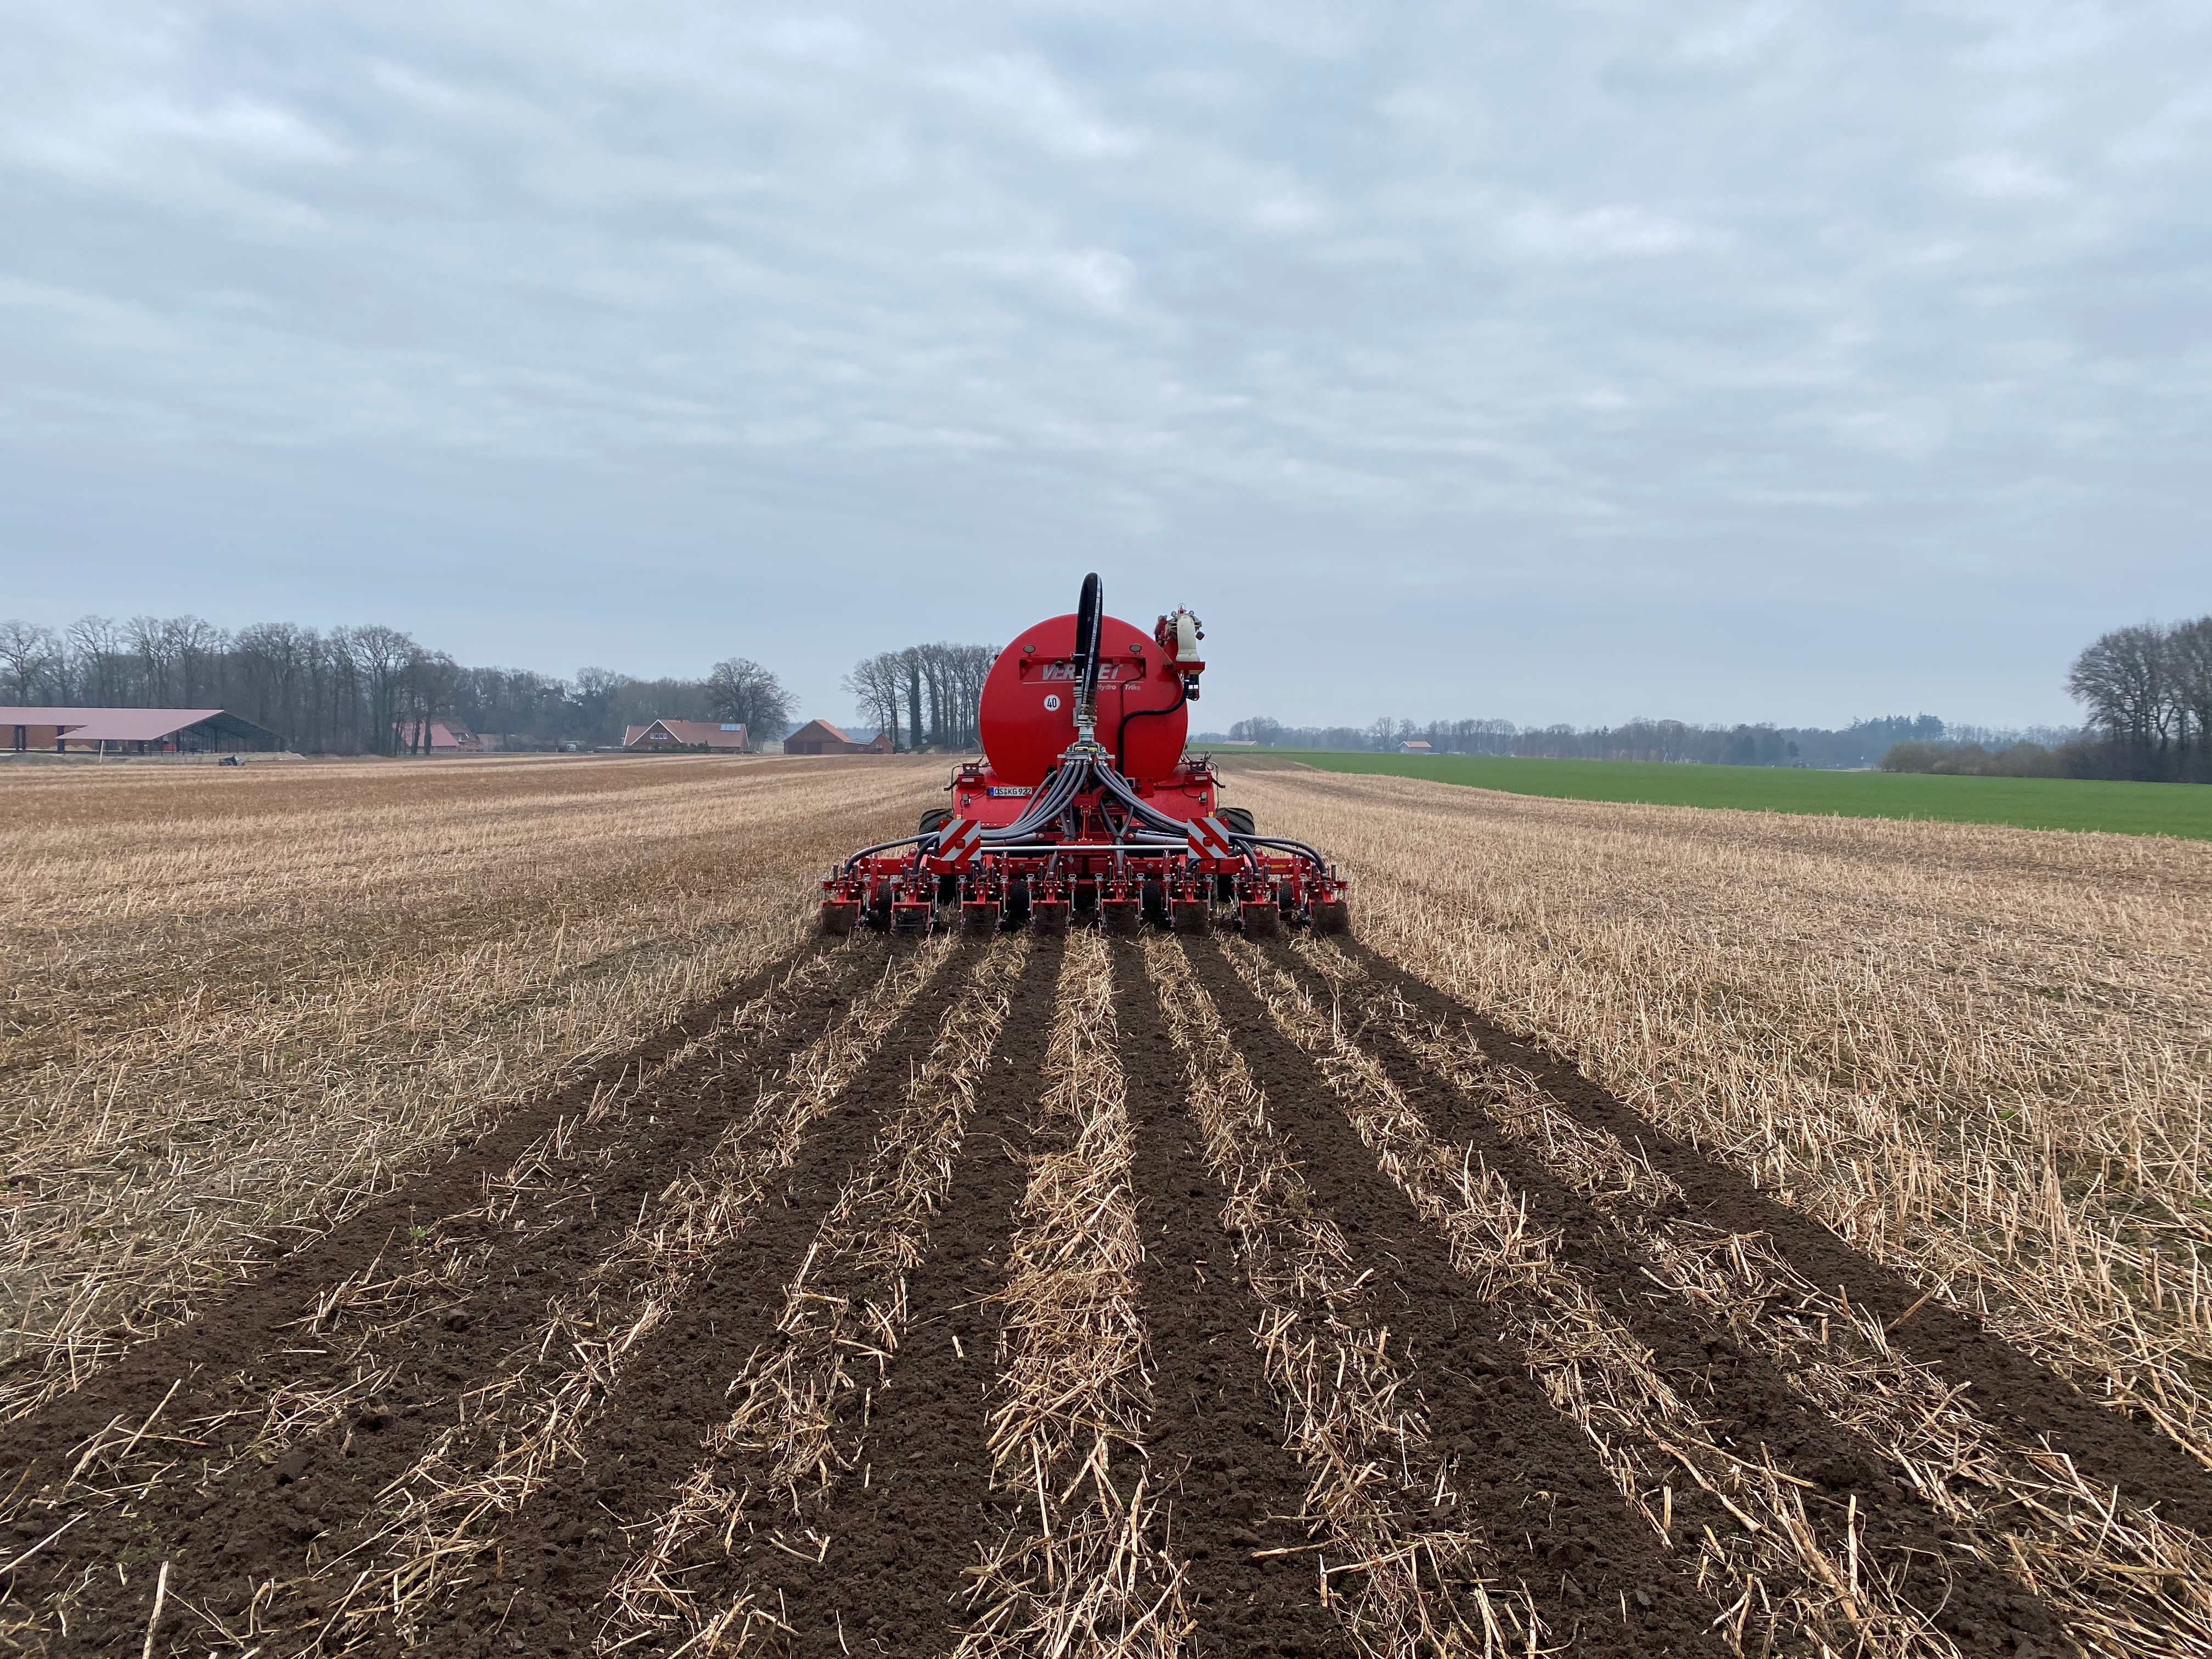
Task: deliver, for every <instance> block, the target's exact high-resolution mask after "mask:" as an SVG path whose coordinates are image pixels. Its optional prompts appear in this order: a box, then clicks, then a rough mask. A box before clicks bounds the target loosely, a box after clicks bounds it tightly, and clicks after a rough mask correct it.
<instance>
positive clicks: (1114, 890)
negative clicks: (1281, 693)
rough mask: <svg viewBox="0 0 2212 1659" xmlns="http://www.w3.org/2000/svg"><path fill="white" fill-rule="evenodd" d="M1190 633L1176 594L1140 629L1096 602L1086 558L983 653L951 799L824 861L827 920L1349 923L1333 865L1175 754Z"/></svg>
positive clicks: (1195, 667)
mask: <svg viewBox="0 0 2212 1659" xmlns="http://www.w3.org/2000/svg"><path fill="white" fill-rule="evenodd" d="M1203 638H1205V635H1204V634H1202V633H1201V632H1200V629H1199V624H1198V618H1197V617H1194V616H1192V615H1191V614H1190V612H1188V611H1176V612H1175V613H1174V614H1173V615H1172V616H1166V617H1161V618H1160V619H1159V621H1158V623H1156V624H1155V625H1154V626H1153V628H1152V631H1151V632H1150V633H1146V632H1144V631H1142V630H1141V629H1138V628H1136V627H1135V626H1133V624H1131V623H1125V622H1123V621H1121V619H1120V618H1118V617H1109V616H1107V615H1106V614H1105V608H1104V605H1103V603H1102V602H1101V597H1100V590H1099V585H1098V578H1097V576H1095V575H1091V576H1085V578H1084V579H1083V597H1082V599H1081V601H1080V603H1079V605H1078V606H1077V608H1076V611H1075V613H1074V614H1073V616H1065V617H1050V618H1048V620H1046V621H1044V622H1041V623H1037V624H1036V626H1035V627H1034V628H1031V629H1030V630H1029V631H1028V632H1027V633H1025V634H1024V635H1021V637H1020V638H1018V639H1017V640H1016V641H1014V642H1013V643H1012V645H1009V646H1008V647H1006V649H1005V650H1004V651H1002V652H1000V653H999V657H998V660H997V661H996V662H994V663H993V664H992V665H991V671H990V673H989V674H988V675H987V677H986V678H985V679H984V682H983V696H982V706H981V711H980V725H981V730H982V738H983V761H982V763H981V765H976V764H975V763H968V764H965V765H963V766H962V767H960V768H959V769H957V771H955V772H954V773H953V775H952V781H951V785H950V789H951V795H952V805H951V806H949V807H939V808H937V809H935V810H933V811H929V812H927V813H925V814H923V815H922V820H921V829H920V831H919V833H917V834H915V835H912V836H905V837H903V838H902V839H900V840H898V841H890V842H879V843H878V845H876V846H873V847H864V848H861V849H860V851H859V852H857V853H855V854H853V855H852V857H850V858H848V859H847V860H845V861H844V863H843V864H842V865H840V866H838V867H837V868H836V870H834V871H832V872H830V873H829V875H828V876H826V877H824V878H823V883H822V927H823V931H824V932H825V933H850V932H852V931H853V929H854V927H857V926H859V925H860V923H862V922H863V921H865V922H866V923H868V924H869V925H871V926H872V927H889V928H893V929H896V930H900V931H905V932H915V933H921V932H925V931H927V929H928V928H929V927H931V926H932V925H933V923H934V922H935V921H938V920H939V917H940V916H941V915H945V914H946V913H948V912H950V911H952V910H955V909H957V914H958V915H959V918H960V923H961V925H962V927H964V928H966V929H967V930H969V932H972V933H992V932H995V931H997V930H998V929H1000V928H1002V927H1024V926H1027V927H1032V928H1035V929H1036V931H1037V932H1038V933H1063V932H1065V931H1066V928H1067V926H1068V923H1069V921H1071V920H1072V919H1074V918H1079V917H1091V918H1094V919H1096V920H1097V921H1098V922H1099V924H1100V925H1101V926H1103V927H1105V928H1106V929H1107V930H1108V931H1109V932H1112V933H1135V932H1137V931H1138V930H1139V928H1140V927H1143V926H1144V925H1145V924H1146V922H1151V923H1152V924H1154V925H1156V926H1168V927H1174V928H1175V929H1176V931H1177V932H1178V933H1202V932H1204V931H1205V930H1206V929H1207V928H1208V927H1212V925H1213V921H1214V918H1215V915H1216V912H1217V910H1218V909H1220V908H1224V907H1228V906H1232V905H1233V906H1234V907H1235V909H1234V916H1235V921H1236V925H1237V926H1238V927H1242V928H1243V931H1244V932H1245V933H1248V934H1253V935H1267V934H1272V933H1276V932H1277V931H1278V930H1279V928H1281V927H1283V926H1284V925H1285V923H1293V924H1296V923H1304V924H1307V925H1310V926H1311V927H1314V928H1315V929H1316V931H1318V932H1321V933H1343V932H1344V931H1346V928H1347V927H1348V926H1349V925H1350V915H1349V912H1348V910H1347V908H1346V903H1345V896H1344V883H1343V881H1342V880H1341V879H1340V878H1339V877H1338V875H1337V873H1336V870H1335V867H1334V866H1332V865H1330V864H1329V863H1328V861H1327V860H1324V859H1323V858H1322V855H1321V854H1319V853H1316V851H1314V849H1313V848H1310V847H1308V846H1307V845H1305V844H1304V842H1296V841H1288V840H1285V839H1283V838H1281V837H1279V836H1263V835H1261V834H1259V833H1258V831H1257V829H1256V827H1255V825H1254V823H1253V822H1252V815H1251V814H1250V813H1249V812H1248V811H1244V810H1243V809H1242V808H1241V807H1235V806H1226V807H1222V806H1217V805H1215V800H1214V794H1215V788H1216V780H1215V776H1214V772H1213V768H1212V765H1211V764H1209V763H1207V762H1206V761H1205V760H1203V759H1200V760H1186V759H1185V758H1184V757H1183V738H1184V735H1185V733H1186V732H1187V730H1188V714H1187V713H1186V709H1187V707H1188V704H1189V703H1190V702H1193V701H1194V700H1195V699H1196V697H1197V696H1198V682H1199V677H1200V675H1201V674H1203V673H1204V672H1205V671H1206V664H1205V663H1204V662H1203V661H1201V660H1200V658H1199V653H1198V645H1199V641H1200V640H1202V639H1203ZM1224 920H1227V917H1226V916H1225V917H1224Z"/></svg>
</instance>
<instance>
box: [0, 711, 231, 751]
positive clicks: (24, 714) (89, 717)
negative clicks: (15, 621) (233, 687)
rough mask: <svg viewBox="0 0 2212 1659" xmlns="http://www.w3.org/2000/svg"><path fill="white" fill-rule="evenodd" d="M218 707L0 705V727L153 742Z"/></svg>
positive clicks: (85, 738) (193, 723) (208, 717)
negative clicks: (53, 729) (41, 728)
mask: <svg viewBox="0 0 2212 1659" xmlns="http://www.w3.org/2000/svg"><path fill="white" fill-rule="evenodd" d="M221 713H222V709H220V708H0V726H59V727H61V728H62V735H63V736H64V737H67V738H81V739H82V740H83V741H85V742H88V743H95V742H102V741H105V742H107V743H153V742H156V741H158V740H159V739H161V738H166V737H167V736H169V735H170V734H171V733H172V732H181V731H183V730H184V729H185V727H186V726H197V725H198V724H199V723H200V722H201V721H202V720H213V719H214V718H215V717H216V715H217V714H221Z"/></svg>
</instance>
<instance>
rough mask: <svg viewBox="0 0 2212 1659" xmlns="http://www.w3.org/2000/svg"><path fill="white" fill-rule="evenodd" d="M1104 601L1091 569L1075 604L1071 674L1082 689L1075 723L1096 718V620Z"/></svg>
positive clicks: (1096, 577) (1077, 704)
mask: <svg viewBox="0 0 2212 1659" xmlns="http://www.w3.org/2000/svg"><path fill="white" fill-rule="evenodd" d="M1105 598H1106V596H1105V593H1104V592H1103V590H1102V588H1101V587H1100V586H1099V581H1098V573H1097V571H1095V570H1094V571H1092V572H1091V574H1089V575H1087V576H1085V578H1084V579H1083V597H1082V598H1081V599H1078V600H1077V601H1076V602H1075V671H1076V678H1077V679H1078V680H1079V682H1080V683H1081V684H1082V688H1083V689H1082V690H1080V691H1079V693H1077V697H1078V701H1077V702H1076V705H1075V707H1076V708H1077V710H1078V711H1079V712H1078V714H1077V715H1076V718H1077V719H1078V720H1081V719H1084V718H1085V717H1086V716H1088V717H1089V718H1091V719H1092V720H1096V719H1097V712H1096V711H1097V708H1098V621H1099V617H1100V615H1101V613H1102V612H1103V611H1104V610H1105Z"/></svg>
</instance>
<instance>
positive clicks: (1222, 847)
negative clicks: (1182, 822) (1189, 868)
mask: <svg viewBox="0 0 2212 1659" xmlns="http://www.w3.org/2000/svg"><path fill="white" fill-rule="evenodd" d="M1190 853H1191V856H1192V857H1193V858H1199V859H1211V860H1223V859H1226V860H1229V861H1230V862H1231V863H1235V862H1236V861H1237V860H1240V859H1242V858H1243V856H1244V855H1243V854H1242V853H1240V852H1238V851H1237V843H1236V842H1233V841H1231V840H1230V839H1229V830H1228V827H1227V826H1226V825H1225V824H1224V823H1222V822H1221V820H1220V819H1219V818H1216V817H1203V818H1198V819H1194V821H1193V822H1192V823H1191V826H1190Z"/></svg>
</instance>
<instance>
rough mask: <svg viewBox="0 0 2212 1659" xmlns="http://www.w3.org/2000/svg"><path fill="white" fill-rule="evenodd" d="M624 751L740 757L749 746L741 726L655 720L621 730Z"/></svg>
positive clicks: (726, 723)
mask: <svg viewBox="0 0 2212 1659" xmlns="http://www.w3.org/2000/svg"><path fill="white" fill-rule="evenodd" d="M623 748H625V749H643V750H652V749H711V750H717V751H720V752H723V753H729V754H744V753H746V752H747V751H749V750H750V749H751V748H752V744H751V742H750V738H749V737H748V735H747V733H746V731H745V728H744V726H742V725H737V724H731V723H728V722H724V721H717V720H655V721H653V723H652V724H651V725H650V726H626V727H624V728H623Z"/></svg>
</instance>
